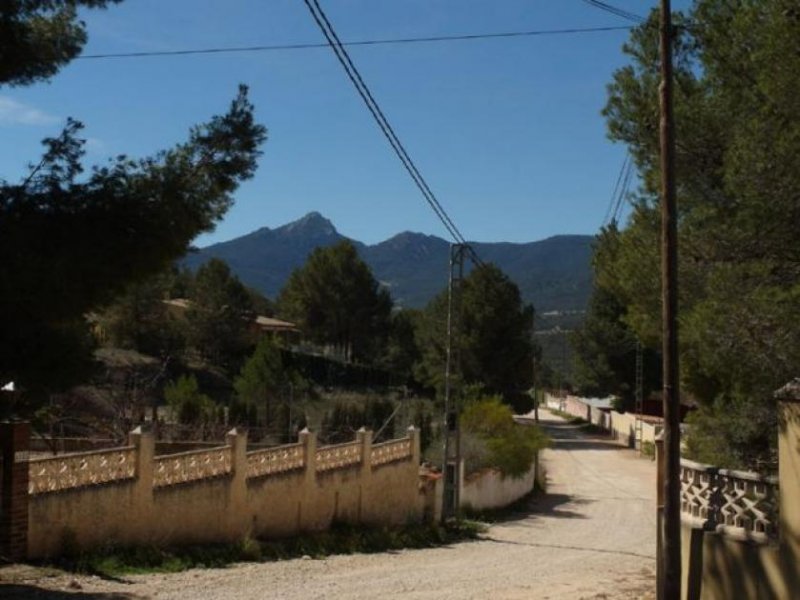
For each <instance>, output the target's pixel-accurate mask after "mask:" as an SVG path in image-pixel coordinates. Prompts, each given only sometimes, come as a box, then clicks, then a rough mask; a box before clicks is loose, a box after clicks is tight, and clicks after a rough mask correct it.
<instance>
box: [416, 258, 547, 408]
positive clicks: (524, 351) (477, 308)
mask: <svg viewBox="0 0 800 600" xmlns="http://www.w3.org/2000/svg"><path fill="white" fill-rule="evenodd" d="M460 295H461V300H460V304H461V307H460V319H461V326H460V336H459V339H460V342H459V343H460V352H461V374H460V375H461V378H462V380H463V382H464V383H468V384H480V385H482V386H484V388H485V389H486V390H487V391H489V392H491V393H502V394H506V395H508V394H513V393H515V392H519V391H521V390H525V389H527V388H528V387H530V385H531V373H532V358H533V342H532V339H531V338H532V332H533V307H532V306H530V305H527V306H526V305H524V304H523V302H522V298H521V296H520V293H519V288H518V287H517V286H516V284H515V283H514V282H513V281H511V280H510V279H509V278H508V276H506V275H505V274H504V273H503V272H502V271H501V270H500V269H499V268H498V267H496V266H494V265H492V264H486V265H483V266H479V267H476V268H475V269H473V271H472V272H471V273H470V274H469V275H468V276H467V277H465V278H464V280H463V282H462V289H461V294H460ZM447 303H448V292H447V290H444V291H443V292H442V293H440V294H439V295H438V296H437V297H436V298H434V299H433V300H432V301H431V302H430V304H429V305H428V307H427V308H426V309H425V311H424V314H423V316H422V318H421V322H420V324H419V327H418V330H417V337H418V341H419V347H420V350H421V352H422V360H421V363H420V366H419V369H418V375H419V377H420V379H421V380H422V381H424V382H426V383H428V384H429V385H431V386H435V387H438V388H441V387H442V384H443V376H444V370H445V355H446V339H447V335H446V331H447Z"/></svg>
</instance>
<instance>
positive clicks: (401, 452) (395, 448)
mask: <svg viewBox="0 0 800 600" xmlns="http://www.w3.org/2000/svg"><path fill="white" fill-rule="evenodd" d="M413 451H414V450H413V448H412V447H411V440H410V439H400V440H391V441H389V442H384V443H383V444H375V445H374V446H372V456H371V458H370V464H371V465H372V466H373V467H378V466H380V465H385V464H387V463H390V462H394V461H396V460H406V459H408V457H410V456H411V455H412V453H413Z"/></svg>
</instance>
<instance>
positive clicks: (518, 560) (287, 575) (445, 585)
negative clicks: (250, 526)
mask: <svg viewBox="0 0 800 600" xmlns="http://www.w3.org/2000/svg"><path fill="white" fill-rule="evenodd" d="M541 412H542V415H541V418H542V421H543V424H544V425H545V426H546V428H547V430H548V431H549V433H550V435H551V437H552V438H553V440H554V446H553V448H551V449H549V450H546V451H545V452H544V455H543V462H544V465H545V468H546V469H547V481H548V488H547V494H546V495H539V496H537V497H535V498H533V499H532V500H531V501H530V502H529V505H528V506H527V507H526V509H525V510H524V511H521V512H519V513H518V514H513V515H510V516H508V517H507V518H505V519H504V520H502V521H501V522H497V523H495V524H493V525H492V526H491V527H490V528H489V529H488V531H487V532H486V534H485V536H484V539H482V540H480V541H475V542H465V543H461V544H456V545H453V546H449V547H444V548H435V549H425V550H406V551H400V552H394V553H384V554H370V555H351V556H333V557H329V558H326V559H322V560H308V559H306V560H301V559H298V560H287V561H280V562H274V563H263V564H240V565H236V566H233V567H231V568H228V569H208V570H191V571H187V572H184V573H177V574H170V575H142V576H130V577H126V578H125V579H124V580H123V581H105V580H102V579H99V578H95V577H73V576H67V577H64V576H60V577H55V578H48V579H43V580H40V581H37V582H30V584H26V585H12V586H3V585H2V584H0V597H4V598H43V599H47V600H54V599H59V600H68V599H70V598H86V599H92V600H111V599H114V600H121V599H145V598H147V599H155V598H157V599H159V600H169V599H176V600H177V599H181V600H183V599H193V598H198V599H201V600H234V599H236V600H250V599H252V600H255V599H259V600H261V599H265V598H275V599H279V598H280V599H286V600H300V599H302V600H309V599H320V600H321V599H325V600H340V599H342V600H343V599H356V600H358V599H364V600H367V599H370V600H371V599H374V598H380V599H382V600H383V599H393V598H397V599H401V598H402V599H403V600H417V599H426V600H427V599H431V600H433V599H436V600H439V599H443V600H451V599H452V600H455V599H459V600H462V599H468V598H469V599H483V598H486V599H492V600H495V599H497V600H516V599H523V598H524V599H543V600H544V599H550V600H556V599H563V600H580V599H587V600H588V599H597V600H599V599H639V598H642V599H651V598H654V597H655V595H654V589H655V466H654V464H653V463H652V462H651V461H649V460H647V459H644V458H640V457H639V456H638V455H637V453H635V452H634V451H631V450H627V449H623V448H621V447H619V446H617V445H614V444H612V443H610V442H608V441H606V440H604V439H602V438H598V437H593V436H587V435H584V434H583V433H582V431H581V430H580V428H578V427H576V426H572V425H568V424H567V423H565V422H564V421H562V420H561V419H559V418H558V417H556V416H553V415H550V414H549V413H548V412H547V411H541ZM70 586H71V587H70ZM4 587H5V592H4ZM78 588H79V589H78Z"/></svg>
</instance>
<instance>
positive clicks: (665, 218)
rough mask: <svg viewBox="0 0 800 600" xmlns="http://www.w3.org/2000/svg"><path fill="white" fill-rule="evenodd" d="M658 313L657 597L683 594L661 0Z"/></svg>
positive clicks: (667, 78) (669, 137)
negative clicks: (660, 470) (660, 506)
mask: <svg viewBox="0 0 800 600" xmlns="http://www.w3.org/2000/svg"><path fill="white" fill-rule="evenodd" d="M660 29H661V31H660V37H661V87H660V90H659V91H660V104H661V127H660V131H661V244H662V246H661V314H662V351H663V375H664V398H663V402H664V454H665V455H666V456H665V459H666V460H665V465H664V467H665V469H664V480H663V488H664V496H663V498H664V513H663V514H664V517H663V523H662V524H661V526H662V527H663V530H662V535H661V539H662V547H661V548H659V554H660V558H661V561H662V565H661V566H662V571H661V572H662V574H663V577H662V581H661V582H660V583H659V590H658V597H659V599H660V600H679V599H680V594H681V522H680V394H679V380H678V373H679V371H678V322H677V313H678V281H677V279H678V236H677V229H678V228H677V210H676V202H675V131H674V123H673V114H672V35H673V29H672V11H671V7H670V0H661V28H660Z"/></svg>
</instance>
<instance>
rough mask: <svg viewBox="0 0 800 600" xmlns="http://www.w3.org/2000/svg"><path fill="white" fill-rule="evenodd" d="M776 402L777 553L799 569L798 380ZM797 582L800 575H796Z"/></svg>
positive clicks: (799, 429) (799, 405) (799, 414)
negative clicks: (778, 528) (777, 424)
mask: <svg viewBox="0 0 800 600" xmlns="http://www.w3.org/2000/svg"><path fill="white" fill-rule="evenodd" d="M775 398H776V400H777V401H778V419H779V421H778V423H779V427H778V480H779V483H778V485H779V492H778V493H779V495H778V498H779V500H778V502H779V511H778V512H779V527H780V542H781V552H783V553H784V555H785V556H786V557H787V558H791V562H792V563H793V564H794V565H795V566H794V568H795V574H796V575H798V573H797V572H798V571H800V566H798V562H797V561H798V560H800V378H797V379H793V380H792V381H791V382H789V383H787V384H786V385H785V386H783V387H782V388H781V389H779V390H778V391H777V392H775ZM798 577H799V578H800V575H798Z"/></svg>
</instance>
